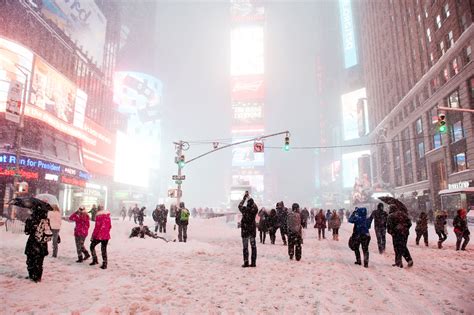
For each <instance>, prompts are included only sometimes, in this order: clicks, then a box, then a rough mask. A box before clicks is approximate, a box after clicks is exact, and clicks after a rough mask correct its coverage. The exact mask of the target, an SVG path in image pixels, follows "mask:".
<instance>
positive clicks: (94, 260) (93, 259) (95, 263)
mask: <svg viewBox="0 0 474 315" xmlns="http://www.w3.org/2000/svg"><path fill="white" fill-rule="evenodd" d="M98 263H99V262H98V261H97V257H94V256H92V262H91V263H90V264H89V266H94V265H97V264H98Z"/></svg>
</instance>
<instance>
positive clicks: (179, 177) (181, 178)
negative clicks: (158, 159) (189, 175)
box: [171, 175, 186, 180]
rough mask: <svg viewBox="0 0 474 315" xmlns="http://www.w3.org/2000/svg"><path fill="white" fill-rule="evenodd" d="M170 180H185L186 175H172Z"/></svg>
mask: <svg viewBox="0 0 474 315" xmlns="http://www.w3.org/2000/svg"><path fill="white" fill-rule="evenodd" d="M171 179H172V180H185V179H186V175H173V176H172V177H171Z"/></svg>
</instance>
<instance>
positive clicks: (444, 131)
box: [439, 125, 448, 133]
mask: <svg viewBox="0 0 474 315" xmlns="http://www.w3.org/2000/svg"><path fill="white" fill-rule="evenodd" d="M447 129H448V128H446V125H441V126H439V132H441V133H446V130H447Z"/></svg>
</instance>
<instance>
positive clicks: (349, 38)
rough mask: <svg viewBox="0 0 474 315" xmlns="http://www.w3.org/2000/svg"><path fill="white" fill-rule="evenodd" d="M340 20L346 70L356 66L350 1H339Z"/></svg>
mask: <svg viewBox="0 0 474 315" xmlns="http://www.w3.org/2000/svg"><path fill="white" fill-rule="evenodd" d="M339 12H340V18H341V30H342V44H343V49H344V65H345V67H346V69H347V68H350V67H352V66H355V65H356V64H357V48H356V41H355V35H354V25H353V22H352V7H351V0H339Z"/></svg>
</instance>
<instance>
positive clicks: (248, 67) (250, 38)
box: [230, 25, 264, 76]
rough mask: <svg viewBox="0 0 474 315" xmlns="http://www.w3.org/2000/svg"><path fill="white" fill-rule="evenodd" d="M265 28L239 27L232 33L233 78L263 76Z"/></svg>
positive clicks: (254, 26)
mask: <svg viewBox="0 0 474 315" xmlns="http://www.w3.org/2000/svg"><path fill="white" fill-rule="evenodd" d="M263 47H264V44H263V26H262V25H251V26H239V27H236V28H233V29H232V31H231V49H230V51H231V62H230V63H231V68H230V69H231V70H230V73H231V75H232V76H239V75H249V74H263V70H264V62H263V53H264V51H263Z"/></svg>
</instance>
